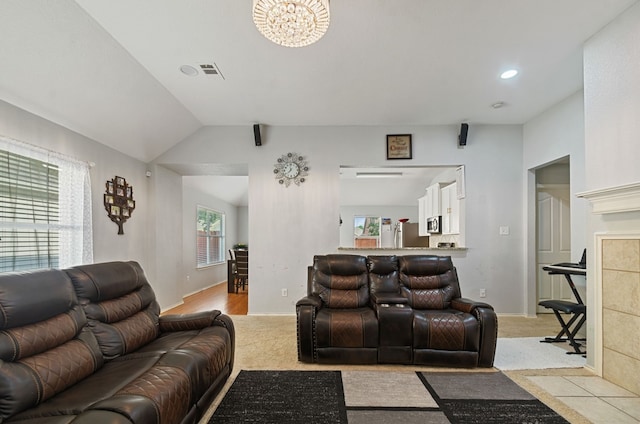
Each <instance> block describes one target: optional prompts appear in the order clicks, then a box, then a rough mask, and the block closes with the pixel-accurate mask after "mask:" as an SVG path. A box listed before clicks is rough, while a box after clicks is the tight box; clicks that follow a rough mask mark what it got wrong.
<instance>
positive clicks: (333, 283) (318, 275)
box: [311, 255, 369, 309]
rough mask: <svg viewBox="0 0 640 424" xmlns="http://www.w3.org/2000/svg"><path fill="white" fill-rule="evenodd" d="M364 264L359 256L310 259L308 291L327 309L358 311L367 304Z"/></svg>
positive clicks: (364, 261) (366, 276)
mask: <svg viewBox="0 0 640 424" xmlns="http://www.w3.org/2000/svg"><path fill="white" fill-rule="evenodd" d="M368 280H369V276H368V273H367V261H366V258H365V257H364V256H358V255H324V256H315V257H314V258H313V271H312V279H311V290H312V293H313V294H317V295H318V296H320V299H322V301H323V302H324V304H325V305H326V306H327V307H328V308H334V309H348V308H360V307H363V306H366V305H368V304H369V281H368Z"/></svg>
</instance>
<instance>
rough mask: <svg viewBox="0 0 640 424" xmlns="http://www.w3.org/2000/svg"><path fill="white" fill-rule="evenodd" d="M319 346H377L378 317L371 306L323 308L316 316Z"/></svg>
mask: <svg viewBox="0 0 640 424" xmlns="http://www.w3.org/2000/svg"><path fill="white" fill-rule="evenodd" d="M316 337H317V340H318V347H352V348H358V347H373V348H375V347H377V346H378V319H377V318H376V316H375V313H374V312H373V310H372V309H370V308H359V309H349V310H336V309H328V308H323V309H320V310H319V311H318V314H317V316H316Z"/></svg>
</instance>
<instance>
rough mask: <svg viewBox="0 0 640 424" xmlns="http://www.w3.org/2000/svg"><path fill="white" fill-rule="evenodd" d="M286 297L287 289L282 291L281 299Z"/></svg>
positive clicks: (287, 294)
mask: <svg viewBox="0 0 640 424" xmlns="http://www.w3.org/2000/svg"><path fill="white" fill-rule="evenodd" d="M287 296H289V293H288V292H287V289H282V297H287Z"/></svg>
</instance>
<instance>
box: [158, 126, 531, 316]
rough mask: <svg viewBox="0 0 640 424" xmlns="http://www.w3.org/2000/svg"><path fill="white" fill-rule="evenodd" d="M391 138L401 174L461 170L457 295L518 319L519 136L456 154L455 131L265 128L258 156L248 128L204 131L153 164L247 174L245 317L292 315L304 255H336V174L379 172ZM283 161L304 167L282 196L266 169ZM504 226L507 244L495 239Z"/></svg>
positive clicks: (485, 130) (476, 140) (473, 134)
mask: <svg viewBox="0 0 640 424" xmlns="http://www.w3.org/2000/svg"><path fill="white" fill-rule="evenodd" d="M400 132H402V133H411V134H413V143H414V146H413V157H414V159H412V160H407V161H402V165H412V166H416V165H419V166H424V165H426V166H428V165H448V166H453V165H457V164H464V165H465V166H466V178H467V198H466V200H465V203H466V217H467V221H466V234H467V236H466V246H467V247H468V248H469V249H468V251H467V252H466V253H465V254H462V255H456V258H455V263H456V266H457V267H458V272H459V275H460V280H461V286H462V291H463V295H465V296H466V297H472V298H473V297H475V298H477V297H478V293H479V289H480V288H485V289H486V290H487V298H486V301H488V302H489V303H492V304H493V305H494V307H495V308H496V309H497V310H498V312H503V313H520V314H521V313H523V312H524V302H523V298H524V296H523V289H524V287H523V283H522V275H523V249H522V246H523V240H524V239H523V237H524V234H523V220H522V213H523V210H522V196H521V190H522V186H523V184H522V157H523V155H522V131H521V127H520V126H482V125H478V126H474V125H471V128H470V131H469V137H468V144H467V146H466V147H465V148H464V149H460V148H458V147H457V132H458V127H457V125H456V126H453V125H452V126H430V127H401V128H398V127H269V128H268V131H266V132H265V133H266V134H267V136H266V137H264V138H263V145H262V146H261V147H256V146H255V145H254V143H253V138H252V137H253V136H252V133H251V128H250V127H246V128H245V127H205V128H202V129H201V130H199V131H197V132H196V133H195V134H193V135H191V136H190V137H188V138H187V139H185V140H184V141H183V142H181V143H179V144H178V145H177V146H175V147H174V148H172V149H170V150H169V151H168V152H166V153H165V154H163V155H161V156H160V157H159V158H158V159H157V160H156V162H157V163H158V164H162V163H171V164H181V163H230V164H231V163H248V164H249V240H248V242H249V246H250V251H251V260H250V270H249V272H250V290H249V313H250V314H293V313H295V307H294V305H295V302H296V301H297V300H298V299H299V298H300V297H302V296H303V295H304V294H305V291H306V268H307V266H308V265H309V264H310V263H311V260H312V258H313V255H315V254H325V253H333V252H336V249H337V247H338V246H339V243H340V241H339V213H340V209H339V204H338V203H339V167H340V165H362V166H380V165H385V164H386V165H388V164H389V162H387V161H386V157H385V148H386V145H385V135H386V134H394V133H400ZM287 152H296V153H298V154H300V155H302V156H304V157H305V159H306V160H307V161H308V162H309V167H310V175H309V178H308V179H307V182H305V183H304V184H303V185H302V186H295V185H292V186H290V187H288V188H286V187H283V186H281V185H280V184H278V183H277V181H276V180H275V179H274V178H273V165H274V163H275V162H276V159H277V158H278V157H280V156H281V155H282V154H285V153H287ZM393 165H394V166H396V165H400V163H399V162H398V161H394V163H393ZM505 225H507V226H509V227H510V229H511V234H510V235H509V236H500V235H499V232H498V229H499V227H500V226H505ZM167 248H169V249H171V247H170V246H168V247H167ZM178 253H179V252H176V254H178ZM282 288H287V289H288V292H289V297H282V296H281V289H282Z"/></svg>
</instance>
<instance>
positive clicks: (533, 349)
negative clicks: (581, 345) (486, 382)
mask: <svg viewBox="0 0 640 424" xmlns="http://www.w3.org/2000/svg"><path fill="white" fill-rule="evenodd" d="M540 340H542V337H520V338H498V342H497V346H496V356H495V359H494V361H493V366H494V367H496V368H498V369H499V370H502V371H507V370H525V369H526V370H535V369H548V368H582V367H584V365H585V364H586V361H587V360H586V358H585V357H583V356H582V355H567V350H566V349H563V348H561V347H559V345H556V344H554V343H541V342H540Z"/></svg>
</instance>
